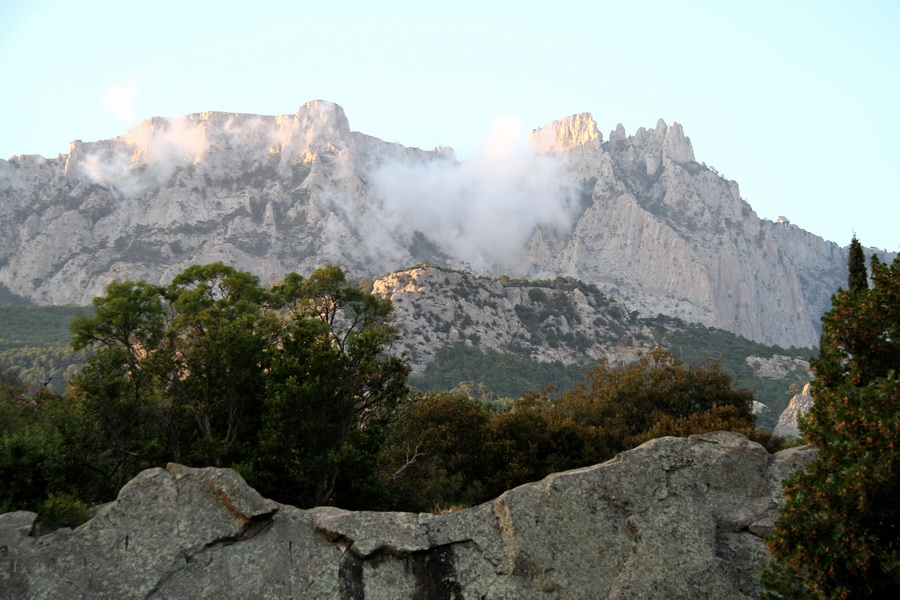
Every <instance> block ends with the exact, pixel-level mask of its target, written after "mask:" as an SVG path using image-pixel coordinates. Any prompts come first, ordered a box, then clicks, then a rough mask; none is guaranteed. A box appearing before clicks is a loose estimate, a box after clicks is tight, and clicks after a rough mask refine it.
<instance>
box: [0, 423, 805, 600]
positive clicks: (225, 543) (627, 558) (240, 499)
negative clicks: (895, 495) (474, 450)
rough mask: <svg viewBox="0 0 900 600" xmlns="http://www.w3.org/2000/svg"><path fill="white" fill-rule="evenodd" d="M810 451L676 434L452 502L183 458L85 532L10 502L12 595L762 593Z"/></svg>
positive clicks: (6, 526)
mask: <svg viewBox="0 0 900 600" xmlns="http://www.w3.org/2000/svg"><path fill="white" fill-rule="evenodd" d="M812 452H813V451H812V450H811V449H810V448H806V447H804V448H794V449H791V450H786V451H783V452H780V453H778V454H775V455H769V454H768V453H767V452H766V451H765V450H764V449H763V448H762V447H761V446H759V445H758V444H756V443H754V442H750V441H749V440H747V438H745V437H743V436H741V435H739V434H733V433H724V432H717V433H710V434H705V435H698V436H692V437H690V438H688V439H683V438H661V439H657V440H653V441H651V442H648V443H646V444H644V445H642V446H641V447H639V448H637V449H635V450H632V451H629V452H625V453H623V454H621V455H619V456H618V457H616V458H615V459H613V460H611V461H609V462H606V463H603V464H601V465H597V466H594V467H590V468H584V469H578V470H574V471H568V472H564V473H558V474H555V475H551V476H549V477H547V478H545V479H544V480H542V481H539V482H536V483H531V484H527V485H524V486H521V487H519V488H516V489H514V490H511V491H509V492H507V493H505V494H503V495H502V496H500V497H499V498H497V499H496V500H494V501H492V502H488V503H486V504H482V505H479V506H476V507H473V508H470V509H465V510H461V511H459V512H456V513H451V514H440V515H437V514H409V513H372V512H347V511H343V510H339V509H336V508H317V509H313V510H299V509H296V508H293V507H290V506H284V505H278V504H275V503H273V502H270V501H268V500H265V499H263V498H261V497H260V496H259V494H257V493H256V492H254V491H253V490H252V489H250V488H249V487H247V486H246V484H245V483H244V482H243V481H242V480H241V479H240V477H238V476H237V475H236V474H235V473H234V472H232V471H229V470H223V469H213V468H207V469H188V468H185V467H181V466H178V465H170V466H169V467H168V468H167V469H165V470H164V469H152V470H149V471H145V472H143V473H141V474H140V475H139V476H138V477H137V478H135V479H134V480H133V481H131V482H130V483H129V484H128V485H126V486H125V487H124V488H123V489H122V491H121V493H120V494H119V497H118V499H117V500H116V501H115V502H112V503H110V504H108V505H106V506H104V507H102V508H101V509H100V510H99V512H98V513H97V514H96V516H95V517H94V518H93V519H92V520H90V521H89V522H87V523H85V524H84V525H82V526H81V527H79V528H77V529H75V530H74V531H72V530H58V531H56V532H54V533H51V534H48V535H45V536H42V537H32V536H31V535H30V534H31V531H32V523H33V521H34V518H35V515H34V514H33V513H25V512H17V513H9V514H6V515H2V516H0V557H2V561H0V569H2V572H0V597H3V598H10V599H19V598H21V599H25V598H28V599H30V600H41V599H51V598H52V599H56V598H73V597H85V598H94V599H98V600H101V599H105V598H109V599H114V600H128V599H131V598H142V599H145V598H146V599H152V598H294V599H316V600H322V599H328V598H335V599H362V598H366V599H368V600H375V599H379V598H385V599H390V600H398V599H402V598H410V599H412V598H415V599H417V600H436V599H451V598H484V599H487V600H500V599H512V598H516V599H520V600H526V599H545V598H546V599H550V598H555V599H558V598H609V599H612V598H616V599H620V600H624V599H626V598H633V599H635V600H636V599H641V600H645V599H654V598H659V599H663V598H729V599H740V598H754V597H756V595H757V592H758V575H757V572H758V568H759V566H760V565H761V564H762V563H763V562H764V561H765V560H767V553H766V550H765V548H764V546H763V542H762V539H761V536H763V535H764V534H766V533H767V532H768V531H769V530H770V528H771V526H772V523H773V520H774V518H775V515H776V511H777V509H778V508H779V506H780V505H781V502H782V500H781V491H780V482H781V481H782V480H783V478H784V477H785V476H786V475H788V474H789V473H790V472H792V471H793V470H795V469H796V468H798V467H799V466H801V465H802V464H803V463H804V462H805V461H806V460H808V459H809V458H810V457H811V456H812Z"/></svg>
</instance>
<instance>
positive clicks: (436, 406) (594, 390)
mask: <svg viewBox="0 0 900 600" xmlns="http://www.w3.org/2000/svg"><path fill="white" fill-rule="evenodd" d="M751 401H752V394H750V393H749V392H747V391H746V390H735V389H732V385H731V379H730V377H729V376H728V374H727V373H725V372H724V371H722V370H721V368H720V367H719V366H718V365H716V364H704V365H700V366H693V367H685V365H684V364H683V363H682V362H681V361H680V360H679V359H678V358H677V357H675V356H674V355H673V354H671V353H670V352H668V351H666V350H664V349H662V348H657V349H654V350H652V351H649V352H647V353H646V354H644V355H642V356H641V357H640V360H639V361H637V362H636V363H633V364H630V365H613V364H610V363H608V362H605V361H600V362H599V363H598V364H597V365H596V366H595V367H594V368H593V369H591V370H590V371H589V372H588V374H587V383H585V384H582V385H579V386H576V387H575V388H574V389H572V390H569V391H567V392H565V393H562V394H555V393H553V392H552V391H551V390H549V389H548V390H544V391H543V392H529V393H525V394H523V395H521V396H520V397H519V398H518V399H517V400H515V401H514V402H513V403H512V405H511V406H510V407H509V408H508V410H505V411H502V412H495V411H493V410H491V408H489V407H488V406H487V405H486V404H483V403H479V402H477V401H474V400H472V399H471V398H470V397H469V396H467V395H465V394H458V393H457V394H435V395H428V396H425V397H424V398H422V399H420V400H418V401H417V402H415V403H413V405H412V406H411V407H410V408H409V409H408V410H407V411H406V412H405V413H404V414H403V415H402V416H401V418H400V420H399V422H398V425H397V428H396V430H395V435H394V438H393V444H392V446H391V448H390V449H389V459H390V461H391V464H392V465H393V468H394V479H395V480H399V482H400V485H401V486H402V489H403V490H404V491H405V493H402V494H400V497H401V498H404V500H405V502H406V504H404V505H403V506H402V508H405V509H409V510H428V509H432V508H434V507H441V506H452V505H460V504H462V505H467V504H473V503H475V502H482V501H485V500H488V499H489V498H492V497H494V496H496V495H498V494H500V493H502V492H503V491H504V490H507V489H509V488H511V487H514V486H516V485H520V484H522V483H526V482H528V481H534V480H536V479H540V478H541V477H544V476H546V475H548V474H549V473H552V472H555V471H560V470H565V469H570V468H575V467H581V466H586V465H591V464H595V463H598V462H602V461H604V460H607V459H609V458H612V457H613V456H614V455H615V454H616V453H618V452H621V451H623V450H627V449H629V448H632V447H634V446H636V445H637V444H639V443H641V442H643V441H645V440H646V439H649V437H648V435H649V434H650V432H653V434H656V433H659V434H669V433H677V434H688V435H689V434H691V433H702V432H706V431H710V430H713V429H720V428H729V429H736V430H739V431H746V432H752V431H753V417H752V415H751V414H750V405H751ZM760 439H761V441H767V440H766V436H763V437H761V438H760Z"/></svg>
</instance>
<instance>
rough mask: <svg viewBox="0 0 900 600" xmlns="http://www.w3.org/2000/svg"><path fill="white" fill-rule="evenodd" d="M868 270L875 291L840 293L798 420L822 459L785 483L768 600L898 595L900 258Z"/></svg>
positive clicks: (772, 542) (767, 574) (767, 577)
mask: <svg viewBox="0 0 900 600" xmlns="http://www.w3.org/2000/svg"><path fill="white" fill-rule="evenodd" d="M871 266H872V283H873V287H872V288H871V289H869V288H868V287H866V288H865V289H856V290H852V289H851V290H847V291H845V290H842V289H840V290H838V292H837V294H836V295H835V296H834V298H833V299H832V309H831V310H830V311H829V312H828V313H826V314H825V316H824V317H823V333H822V344H821V351H820V355H819V357H818V358H817V359H815V360H814V361H812V368H813V370H814V372H815V375H816V380H815V381H814V383H813V389H812V395H813V397H814V398H815V399H816V401H815V404H814V405H813V407H812V408H811V409H810V411H809V413H808V415H807V418H806V419H805V420H803V421H802V422H801V429H802V431H803V432H804V435H805V436H806V438H807V440H809V441H810V442H811V443H813V444H815V445H816V446H818V451H819V452H818V456H817V458H816V459H815V460H814V461H812V462H811V463H809V464H808V465H807V466H806V467H805V468H804V469H803V470H802V471H800V472H798V473H797V474H796V475H794V476H793V477H791V478H790V479H789V480H788V481H787V482H786V483H785V488H784V489H785V499H786V504H785V507H784V509H783V510H782V512H781V515H780V516H779V519H778V521H777V522H776V525H775V530H774V532H773V534H772V535H771V536H770V537H769V538H768V540H767V544H768V546H769V549H770V550H771V551H772V554H773V555H774V556H775V558H776V562H775V563H773V564H772V565H770V566H769V567H768V568H767V569H766V570H765V571H764V575H763V583H764V586H765V587H766V588H767V592H766V595H765V597H767V598H772V599H774V598H804V599H805V598H826V599H851V598H894V597H898V595H900V507H898V504H897V501H896V499H897V497H898V495H900V452H898V448H897V441H898V440H900V381H898V379H897V372H896V370H895V369H896V367H897V365H900V259H895V260H894V263H893V264H892V265H891V266H890V267H888V266H886V265H884V264H882V263H881V262H880V261H879V260H878V258H877V257H873V259H872V263H871ZM852 285H853V284H852V283H851V286H852Z"/></svg>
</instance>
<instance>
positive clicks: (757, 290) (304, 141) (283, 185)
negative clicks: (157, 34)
mask: <svg viewBox="0 0 900 600" xmlns="http://www.w3.org/2000/svg"><path fill="white" fill-rule="evenodd" d="M532 146H533V148H532V151H527V152H525V151H520V150H517V149H516V148H514V147H513V146H511V145H509V144H505V143H503V140H495V141H494V142H492V143H488V144H486V145H485V151H484V153H483V154H482V155H480V156H477V157H475V158H473V159H471V160H467V161H464V162H459V161H457V160H456V159H455V158H454V156H453V152H452V151H451V150H449V149H435V150H433V151H423V150H419V149H417V148H406V147H403V146H401V145H399V144H393V143H387V142H384V141H382V140H378V139H376V138H373V137H370V136H367V135H364V134H362V133H357V132H353V131H351V129H350V125H349V122H348V120H347V117H346V116H345V114H344V112H343V110H342V109H341V108H340V107H339V106H337V105H335V104H333V103H330V102H325V101H314V102H310V103H307V104H305V105H303V106H302V107H301V108H300V109H299V110H298V111H297V113H295V114H293V115H283V116H274V117H273V116H259V115H242V114H227V113H215V112H210V113H200V114H193V115H187V116H185V117H182V118H178V119H164V118H154V119H149V120H147V121H145V122H144V123H142V124H141V125H139V126H137V127H135V128H134V129H132V130H131V131H129V132H127V133H126V134H124V135H122V136H120V137H118V138H115V139H112V140H105V141H99V142H81V141H76V142H73V144H72V146H71V151H70V153H69V154H67V155H61V156H59V157H57V158H53V159H44V158H42V157H39V156H22V157H16V158H13V159H11V160H9V161H3V160H0V285H3V286H5V287H6V288H8V291H10V292H13V293H15V294H18V295H21V296H24V297H26V298H29V299H31V300H33V301H35V302H37V303H41V304H64V303H75V304H87V303H89V302H90V300H91V299H92V298H93V297H95V296H96V295H98V294H99V293H101V292H102V291H103V289H104V288H105V286H106V284H107V283H108V282H110V281H112V280H123V279H131V280H135V279H143V280H147V281H150V282H159V283H164V282H168V280H169V279H170V278H171V277H172V276H173V275H174V274H176V273H179V272H181V271H182V270H184V269H185V268H186V267H187V266H190V265H192V264H198V263H207V262H212V261H217V260H221V261H223V262H226V263H230V264H232V265H234V266H236V267H238V268H241V269H244V270H249V271H252V272H253V273H255V274H258V275H259V276H260V277H261V278H262V279H263V280H264V281H271V280H275V279H278V278H281V277H283V276H284V275H285V274H286V273H288V272H290V271H297V272H300V273H305V272H311V271H312V270H313V269H315V268H317V267H321V266H323V265H325V264H327V263H335V264H340V265H342V266H344V267H345V268H348V269H350V271H351V274H352V275H355V276H368V277H379V276H382V275H383V274H385V273H388V272H391V271H394V270H396V269H399V268H405V267H408V266H410V265H412V264H416V263H419V262H422V261H428V262H431V263H433V264H439V265H443V266H449V267H454V268H467V269H470V270H472V271H474V272H476V273H479V274H486V275H494V276H498V275H502V274H506V275H510V276H513V277H517V276H528V277H531V278H537V277H540V278H552V277H556V276H574V277H578V278H580V279H582V280H584V281H586V282H587V283H593V284H596V285H597V286H598V287H600V289H601V291H604V292H606V293H608V294H610V295H613V296H614V297H616V298H618V299H621V300H623V301H625V302H626V304H627V306H628V308H629V310H638V311H640V312H642V313H644V314H646V315H648V316H653V315H655V314H657V313H660V312H661V313H664V314H669V315H673V316H678V317H681V318H684V319H686V320H690V321H698V322H701V323H704V324H706V325H712V326H716V327H720V328H723V329H727V330H729V331H732V332H735V333H738V334H741V335H744V336H746V337H749V338H751V339H754V340H758V341H763V342H767V343H778V344H781V345H784V346H790V345H798V346H800V345H814V344H815V343H816V341H817V333H816V331H817V329H816V328H817V325H816V323H817V322H818V319H819V315H820V314H821V313H822V311H823V310H824V309H825V308H827V306H828V298H829V297H830V294H831V293H832V292H833V291H834V290H835V289H836V288H837V286H838V285H840V284H841V283H842V282H843V280H844V277H845V272H846V267H845V264H846V260H845V254H844V251H843V250H842V249H840V248H838V247H837V246H836V245H834V244H830V243H826V242H824V241H823V240H822V239H821V238H818V237H816V236H814V235H812V234H809V233H806V232H804V231H802V230H800V229H798V228H797V227H796V226H793V225H788V224H783V223H778V224H776V223H771V222H768V221H762V220H760V219H759V218H758V217H757V216H756V214H755V213H754V212H753V211H752V209H751V208H750V206H749V205H747V204H746V202H744V201H743V200H742V199H741V198H740V195H739V191H738V186H737V184H736V183H735V182H733V181H726V180H725V179H723V178H721V177H719V176H718V175H717V174H716V173H714V172H713V171H712V170H710V169H708V168H706V167H705V166H703V165H702V164H698V163H697V162H695V159H694V153H693V149H692V147H691V143H690V139H689V138H687V137H686V136H685V135H684V131H683V129H682V127H681V126H680V125H678V124H677V123H673V124H670V125H666V124H665V123H664V122H662V121H660V122H659V123H658V124H657V126H656V127H655V128H654V129H644V128H641V129H639V130H638V131H637V132H636V133H635V134H634V135H631V136H629V135H627V134H626V132H625V131H624V129H623V128H621V127H619V128H617V129H616V130H615V131H613V132H612V133H611V134H610V138H609V141H606V142H604V141H603V136H602V134H600V132H599V130H598V128H597V125H596V123H595V122H594V120H593V118H592V117H591V116H590V115H589V114H587V113H582V114H579V115H574V116H572V117H570V118H568V119H563V120H561V121H557V122H555V123H551V124H549V125H547V126H545V127H543V128H540V129H538V130H536V131H535V132H534V133H533V134H532ZM887 258H890V257H887Z"/></svg>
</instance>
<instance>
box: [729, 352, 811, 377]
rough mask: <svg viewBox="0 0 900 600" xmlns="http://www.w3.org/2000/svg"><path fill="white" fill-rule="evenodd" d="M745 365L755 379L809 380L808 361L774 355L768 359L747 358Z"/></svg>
mask: <svg viewBox="0 0 900 600" xmlns="http://www.w3.org/2000/svg"><path fill="white" fill-rule="evenodd" d="M745 361H746V363H747V365H748V366H749V367H750V368H751V369H753V374H754V375H755V376H756V377H762V378H763V379H784V378H785V377H797V378H809V376H810V372H809V361H808V360H803V359H802V358H796V357H792V356H783V355H780V354H774V355H772V356H770V357H769V358H765V357H763V356H748V357H747V358H746V359H745Z"/></svg>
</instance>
